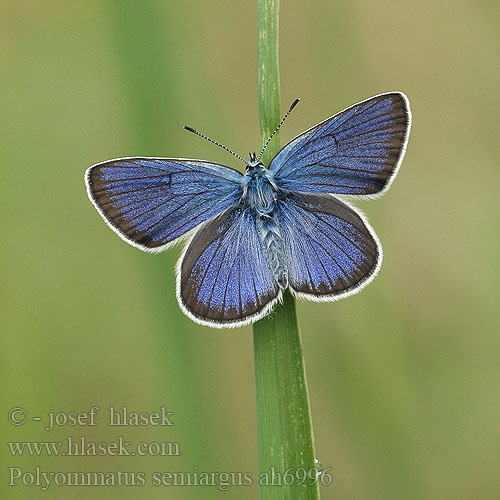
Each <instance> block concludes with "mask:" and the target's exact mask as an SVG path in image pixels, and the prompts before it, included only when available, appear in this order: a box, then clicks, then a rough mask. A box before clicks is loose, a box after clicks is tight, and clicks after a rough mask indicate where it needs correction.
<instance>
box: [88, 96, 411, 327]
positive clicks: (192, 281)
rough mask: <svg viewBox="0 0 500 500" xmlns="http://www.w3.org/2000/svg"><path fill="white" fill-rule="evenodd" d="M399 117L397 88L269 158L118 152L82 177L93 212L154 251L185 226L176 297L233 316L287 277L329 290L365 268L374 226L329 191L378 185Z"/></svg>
mask: <svg viewBox="0 0 500 500" xmlns="http://www.w3.org/2000/svg"><path fill="white" fill-rule="evenodd" d="M297 102H298V100H297V101H295V102H294V104H293V105H292V107H291V108H290V109H289V110H288V113H287V114H286V115H285V117H284V118H283V120H282V121H281V123H280V125H281V124H282V123H283V121H284V120H285V118H286V116H288V114H289V113H290V111H291V109H292V108H293V106H294V105H295V104H296V103H297ZM410 122H411V114H410V108H409V103H408V99H407V98H406V96H405V95H404V94H402V93H401V92H390V93H386V94H381V95H378V96H375V97H372V98H370V99H367V100H365V101H362V102H360V103H358V104H355V105H353V106H351V107H349V108H347V109H345V110H344V111H341V112H340V113H338V114H336V115H334V116H332V117H330V118H327V119H326V120H324V121H322V122H321V123H318V124H317V125H315V126H314V127H311V128H310V129H308V130H306V131H305V132H303V133H302V134H300V135H298V136H297V137H295V138H294V139H293V140H292V141H291V142H289V143H288V144H287V145H286V146H285V147H283V148H282V149H281V150H280V151H279V152H278V154H277V155H276V156H275V157H274V158H273V159H272V161H271V163H270V164H269V168H266V167H265V166H264V165H263V164H262V162H261V161H260V159H261V157H262V152H263V151H261V153H260V155H259V157H256V155H255V154H251V155H250V161H248V162H245V163H246V172H245V174H244V175H243V174H241V173H240V172H238V171H237V170H234V169H232V168H229V167H226V166H224V165H219V164H216V163H212V162H207V161H202V160H185V159H179V158H143V157H136V158H120V159H116V160H110V161H106V162H103V163H98V164H96V165H94V166H92V167H90V168H89V169H88V170H87V172H86V174H85V181H86V185H87V191H88V195H89V197H90V200H91V201H92V203H93V204H94V205H95V207H96V209H97V210H98V212H99V213H100V214H101V216H102V217H103V218H104V220H105V221H106V222H107V224H108V225H109V226H110V227H111V228H112V229H113V230H114V231H115V232H116V233H117V234H118V235H119V236H120V237H121V238H123V239H124V240H125V241H127V242H128V243H130V244H131V245H133V246H136V247H138V248H140V249H141V250H145V251H148V252H159V251H162V250H165V249H166V248H168V247H169V246H170V245H172V244H173V243H175V242H177V241H179V238H181V237H182V236H187V235H189V241H188V244H187V245H186V247H185V249H184V251H183V253H182V256H181V258H180V259H179V262H178V265H177V298H178V301H179V305H180V307H181V308H182V310H183V311H184V312H185V313H186V314H187V315H188V316H189V317H190V318H192V319H193V320H194V321H196V322H198V323H201V324H204V325H209V326H212V327H218V328H222V327H235V326H241V325H244V324H247V323H250V322H253V321H256V320H258V319H259V318H262V317H263V316H264V315H265V314H267V313H269V312H270V311H271V309H272V308H273V306H274V305H275V304H276V302H277V301H279V300H280V298H281V295H282V292H283V290H284V289H286V288H287V287H290V289H291V291H292V292H293V293H294V294H295V295H297V296H299V297H303V298H307V299H310V300H319V301H322V300H326V301H328V300H329V301H331V300H337V299H340V298H342V297H346V296H348V295H352V294H354V293H356V292H358V291H359V290H361V288H363V287H364V286H366V285H367V284H368V283H369V282H370V281H371V280H372V279H373V278H374V277H375V275H376V274H377V271H378V270H379V268H380V264H381V260H382V248H381V246H380V242H379V240H378V238H377V236H376V234H375V232H374V231H373V229H372V228H371V226H370V225H369V224H368V222H367V221H366V219H365V218H364V216H363V215H362V214H361V213H359V212H358V211H356V209H354V208H353V207H352V206H350V205H349V204H348V203H346V202H345V201H341V200H340V199H338V198H337V197H336V196H332V195H356V196H364V197H373V196H379V195H381V194H383V193H385V192H386V191H387V190H388V189H389V186H390V185H391V183H392V181H393V180H394V177H395V176H396V173H397V171H398V169H399V166H400V165H401V162H402V160H403V156H404V153H405V150H406V144H407V141H408V135H409V132H410ZM186 128H188V127H186ZM278 128H279V127H278ZM188 129H189V128H188ZM189 130H191V131H192V132H195V133H197V134H198V135H202V134H199V133H198V132H196V131H194V130H193V129H189ZM277 130H278V129H276V131H277ZM276 131H275V132H276ZM273 135H274V134H273ZM203 137H204V136H203ZM212 142H215V141H212ZM268 143H269V141H268V142H267V143H266V145H267V144H268ZM216 144H218V143H216ZM218 145H220V144H218ZM264 148H265V147H264ZM264 148H263V150H264ZM224 149H227V148H224ZM230 152H231V153H232V151H230ZM233 154H234V155H235V156H238V155H236V154H235V153H233ZM238 157H239V156H238ZM239 158H240V159H242V158H241V157H239ZM242 160H243V159H242ZM243 161H245V160H243Z"/></svg>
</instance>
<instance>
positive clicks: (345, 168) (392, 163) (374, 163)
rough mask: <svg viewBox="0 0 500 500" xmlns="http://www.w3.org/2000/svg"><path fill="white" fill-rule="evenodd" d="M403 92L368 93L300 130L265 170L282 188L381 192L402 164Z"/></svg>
mask: <svg viewBox="0 0 500 500" xmlns="http://www.w3.org/2000/svg"><path fill="white" fill-rule="evenodd" d="M410 124H411V113H410V105H409V103H408V99H407V97H406V96H405V95H404V94H403V93H401V92H389V93H387V94H380V95H378V96H375V97H372V98H370V99H366V100H365V101H362V102H360V103H358V104H354V105H353V106H350V107H349V108H347V109H345V110H344V111H341V112H340V113H337V114H336V115H334V116H332V117H330V118H328V119H326V120H324V121H323V122H321V123H318V124H317V125H315V126H314V127H311V128H310V129H309V130H306V131H305V132H303V133H302V134H300V135H298V136H297V137H295V139H293V140H292V141H290V142H289V143H288V144H287V145H286V146H284V147H283V148H282V149H281V151H279V152H278V154H277V155H276V156H275V157H274V158H273V160H272V161H271V164H270V166H269V170H270V171H271V172H272V173H273V175H274V179H275V182H276V184H278V185H279V187H280V188H281V189H285V190H288V191H295V192H304V193H330V194H347V195H357V196H359V195H370V196H373V195H381V194H383V193H384V192H385V191H387V189H389V186H390V185H391V183H392V181H393V180H394V177H395V176H396V173H397V171H398V169H399V166H400V165H401V162H402V160H403V156H404V154H405V150H406V144H407V142H408V135H409V133H410Z"/></svg>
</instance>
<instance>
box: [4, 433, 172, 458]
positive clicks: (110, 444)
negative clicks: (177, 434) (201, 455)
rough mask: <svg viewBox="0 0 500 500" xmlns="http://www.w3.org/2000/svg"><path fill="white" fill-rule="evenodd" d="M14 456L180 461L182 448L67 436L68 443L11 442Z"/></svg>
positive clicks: (121, 438)
mask: <svg viewBox="0 0 500 500" xmlns="http://www.w3.org/2000/svg"><path fill="white" fill-rule="evenodd" d="M7 445H8V447H9V448H10V453H11V455H12V456H18V457H21V456H31V457H33V456H37V457H40V456H48V457H50V456H56V457H57V456H63V457H97V456H101V457H102V456H112V457H128V456H133V457H135V456H139V457H145V456H153V457H178V456H180V455H181V451H180V445H179V443H178V442H176V441H141V442H139V443H136V444H132V443H131V442H130V441H126V440H125V439H124V437H123V436H118V438H117V439H116V440H115V441H89V440H87V438H86V437H85V436H81V437H79V438H74V437H72V436H68V437H67V438H66V440H65V441H10V442H8V443H7Z"/></svg>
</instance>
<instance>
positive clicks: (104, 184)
mask: <svg viewBox="0 0 500 500" xmlns="http://www.w3.org/2000/svg"><path fill="white" fill-rule="evenodd" d="M241 179H242V174H241V173H240V172H238V171H237V170H233V169H231V168H229V167H225V166H223V165H218V164H215V163H209V162H205V161H200V160H182V159H169V158H120V159H117V160H110V161H106V162H103V163H98V164H97V165H94V166H93V167H90V168H89V169H88V170H87V172H86V174H85V182H86V184H87V191H88V195H89V198H90V199H91V201H92V203H93V204H94V206H95V207H96V208H97V210H98V212H99V213H100V214H101V216H102V217H103V218H104V220H105V221H106V222H107V223H108V225H109V226H110V227H111V228H112V229H113V230H114V231H115V232H116V233H117V234H118V235H119V236H120V237H121V238H122V239H124V240H125V241H126V242H127V243H130V244H131V245H133V246H136V247H138V248H140V249H141V250H145V251H153V252H154V251H161V250H164V249H165V248H167V247H168V246H169V245H170V244H171V243H173V242H174V241H175V240H176V239H178V238H179V237H180V236H182V235H183V234H185V233H186V232H187V231H189V230H190V229H193V228H194V227H196V226H198V225H199V224H201V223H202V222H204V221H206V220H207V219H209V218H210V217H213V216H214V215H216V214H218V213H220V212H222V211H223V210H225V209H226V208H227V207H229V206H230V205H232V204H233V203H234V202H235V201H236V200H238V199H239V198H240V196H241V192H242V187H241Z"/></svg>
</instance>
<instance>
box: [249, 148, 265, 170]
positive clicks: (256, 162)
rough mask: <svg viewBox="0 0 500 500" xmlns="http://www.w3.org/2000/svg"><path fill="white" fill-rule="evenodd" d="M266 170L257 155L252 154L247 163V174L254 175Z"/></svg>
mask: <svg viewBox="0 0 500 500" xmlns="http://www.w3.org/2000/svg"><path fill="white" fill-rule="evenodd" d="M263 170H265V167H264V164H263V163H262V162H261V161H260V159H258V158H257V157H256V156H255V153H250V161H248V162H247V168H246V173H247V174H252V173H255V172H260V171H263Z"/></svg>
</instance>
